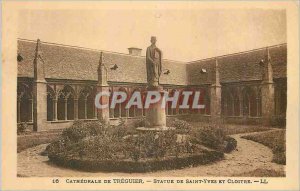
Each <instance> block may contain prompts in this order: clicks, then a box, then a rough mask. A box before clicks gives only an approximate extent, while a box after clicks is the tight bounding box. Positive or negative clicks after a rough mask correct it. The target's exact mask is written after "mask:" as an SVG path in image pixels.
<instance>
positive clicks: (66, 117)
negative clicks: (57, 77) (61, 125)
mask: <svg viewBox="0 0 300 191" xmlns="http://www.w3.org/2000/svg"><path fill="white" fill-rule="evenodd" d="M67 120H68V98H65V121H67Z"/></svg>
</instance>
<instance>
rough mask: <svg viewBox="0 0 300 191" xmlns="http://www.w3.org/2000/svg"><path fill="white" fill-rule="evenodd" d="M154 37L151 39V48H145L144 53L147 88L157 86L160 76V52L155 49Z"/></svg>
mask: <svg viewBox="0 0 300 191" xmlns="http://www.w3.org/2000/svg"><path fill="white" fill-rule="evenodd" d="M155 44H156V37H154V36H152V37H151V46H149V47H148V48H147V52H146V68H147V82H148V86H149V87H158V86H159V77H160V74H161V70H162V67H161V60H162V52H161V50H159V48H157V47H156V45H155Z"/></svg>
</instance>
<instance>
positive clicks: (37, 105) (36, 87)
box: [33, 39, 47, 131]
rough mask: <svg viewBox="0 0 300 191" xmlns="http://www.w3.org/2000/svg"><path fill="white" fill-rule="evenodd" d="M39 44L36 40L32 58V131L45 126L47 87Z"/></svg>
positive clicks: (39, 129)
mask: <svg viewBox="0 0 300 191" xmlns="http://www.w3.org/2000/svg"><path fill="white" fill-rule="evenodd" d="M41 54H42V52H41V42H40V40H39V39H38V40H37V44H36V50H35V57H34V61H33V63H34V83H33V99H34V102H33V118H34V119H33V130H34V131H41V130H43V129H45V127H46V125H47V87H46V80H45V73H44V61H43V59H42V55H41Z"/></svg>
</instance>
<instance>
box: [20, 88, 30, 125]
mask: <svg viewBox="0 0 300 191" xmlns="http://www.w3.org/2000/svg"><path fill="white" fill-rule="evenodd" d="M31 121H33V95H32V86H31V85H29V84H28V83H18V85H17V122H18V123H19V122H31Z"/></svg>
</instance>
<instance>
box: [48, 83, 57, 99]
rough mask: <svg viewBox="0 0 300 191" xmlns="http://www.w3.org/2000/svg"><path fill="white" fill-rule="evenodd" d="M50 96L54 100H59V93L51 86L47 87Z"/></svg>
mask: <svg viewBox="0 0 300 191" xmlns="http://www.w3.org/2000/svg"><path fill="white" fill-rule="evenodd" d="M48 95H49V96H50V98H52V99H56V98H57V92H56V91H55V90H54V89H53V87H51V86H50V85H47V96H48Z"/></svg>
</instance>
